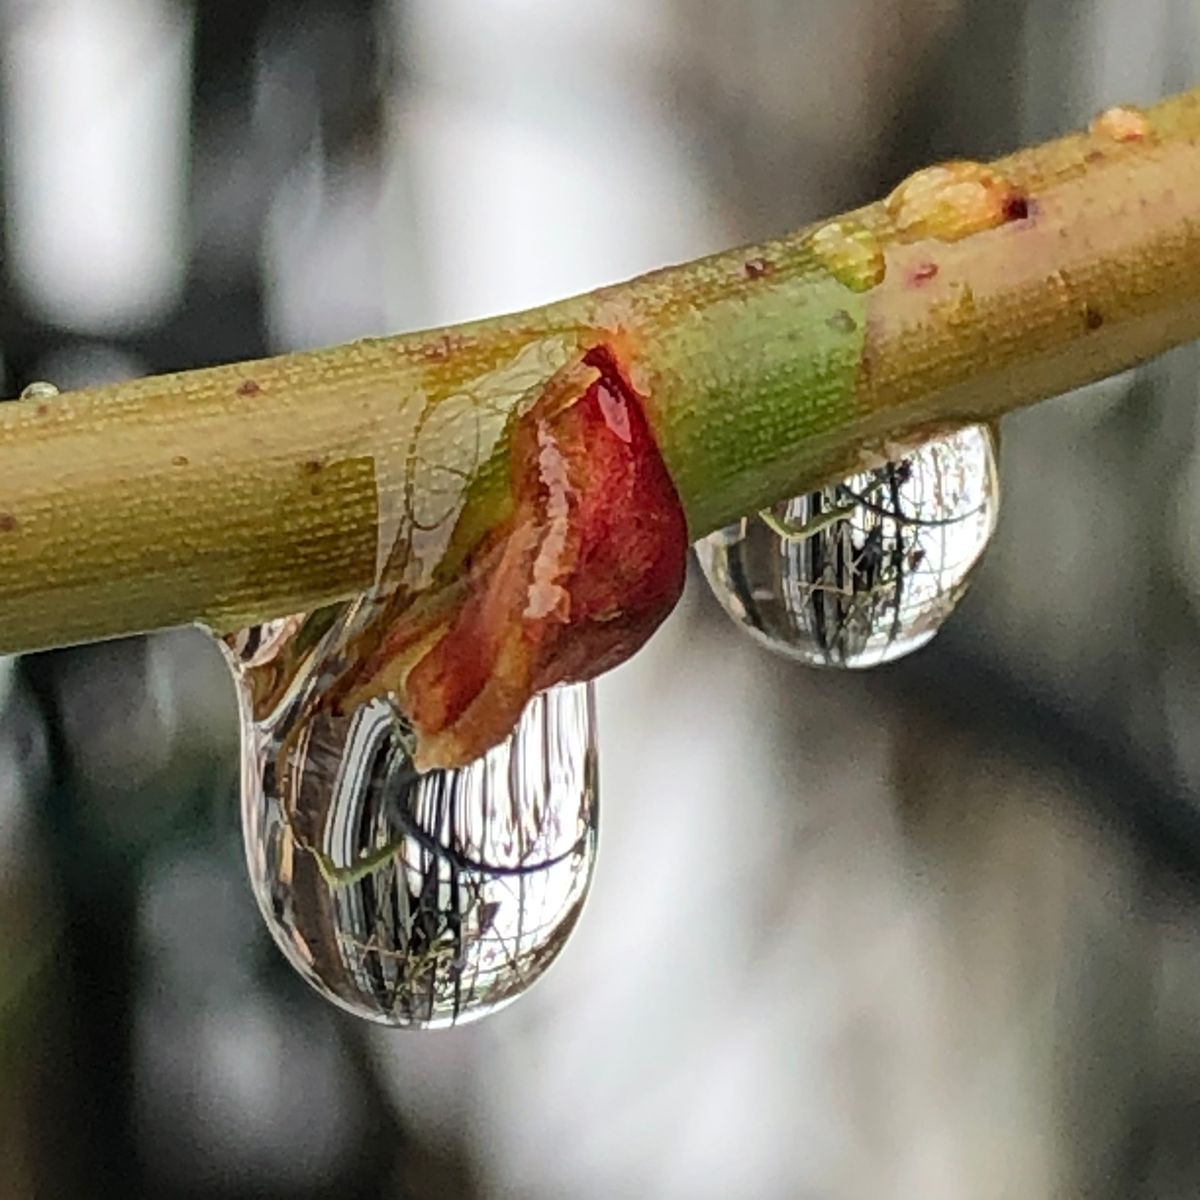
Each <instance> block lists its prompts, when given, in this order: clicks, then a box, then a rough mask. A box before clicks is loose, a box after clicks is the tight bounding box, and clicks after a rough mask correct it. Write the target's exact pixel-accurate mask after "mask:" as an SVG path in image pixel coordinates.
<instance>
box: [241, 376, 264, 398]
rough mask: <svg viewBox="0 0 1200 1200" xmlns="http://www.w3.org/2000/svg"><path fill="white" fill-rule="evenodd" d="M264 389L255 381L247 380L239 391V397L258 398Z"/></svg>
mask: <svg viewBox="0 0 1200 1200" xmlns="http://www.w3.org/2000/svg"><path fill="white" fill-rule="evenodd" d="M261 391H262V388H261V387H259V386H258V384H257V383H255V382H254V380H253V379H247V380H246V381H245V382H244V383H243V384H241V386H240V387H239V388H238V390H237V394H238V395H239V396H257V395H258V394H259V392H261Z"/></svg>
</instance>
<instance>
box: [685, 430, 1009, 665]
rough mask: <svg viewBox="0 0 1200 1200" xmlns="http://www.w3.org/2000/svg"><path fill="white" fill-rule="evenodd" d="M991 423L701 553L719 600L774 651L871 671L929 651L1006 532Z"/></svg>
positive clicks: (763, 519) (718, 536)
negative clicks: (996, 537)
mask: <svg viewBox="0 0 1200 1200" xmlns="http://www.w3.org/2000/svg"><path fill="white" fill-rule="evenodd" d="M999 500H1000V490H999V483H998V480H997V474H996V457H995V440H994V437H993V434H992V432H991V430H989V429H988V427H987V426H984V425H971V426H967V427H965V428H963V429H959V430H957V431H956V432H954V433H951V434H947V435H945V436H943V437H938V438H936V439H933V440H931V441H929V442H927V443H925V445H923V446H921V447H920V448H919V449H917V450H915V451H914V452H913V453H911V454H909V455H907V456H906V457H904V458H902V459H900V460H898V461H896V462H891V463H888V464H887V465H886V466H884V467H882V468H880V469H878V470H873V471H866V472H863V473H861V474H858V475H854V476H851V477H850V478H848V479H845V480H843V481H842V482H841V483H839V484H836V485H834V486H833V487H828V488H824V489H822V490H821V491H819V492H812V493H810V494H808V495H804V496H799V497H797V498H795V499H793V500H789V501H787V502H785V503H783V504H780V505H776V506H775V507H774V508H773V509H770V510H768V511H766V512H764V513H761V514H759V515H757V516H754V517H747V518H745V519H744V520H742V521H739V522H738V523H737V524H735V525H730V526H728V527H727V528H725V529H722V530H719V531H718V532H716V533H714V534H711V535H710V536H708V537H707V538H704V539H703V540H701V541H700V542H698V543H697V545H696V553H697V557H698V558H699V560H700V565H701V567H703V569H704V574H705V576H706V577H707V579H708V582H709V584H710V585H711V587H712V589H713V592H714V593H715V594H716V597H717V599H718V600H720V602H721V604H722V605H723V606H724V608H725V610H726V611H727V612H728V613H729V615H730V616H731V617H732V618H733V619H734V621H735V622H736V623H737V624H738V625H739V626H740V627H741V628H742V629H744V630H746V631H747V632H748V633H750V634H751V635H752V636H754V637H755V638H756V639H757V640H758V641H760V642H763V643H764V644H765V645H767V646H769V647H770V648H771V649H772V650H776V651H778V652H779V653H781V654H785V655H787V656H788V657H790V658H795V659H799V660H800V661H802V662H805V663H808V664H810V665H813V666H826V667H871V666H876V665H878V664H880V663H885V662H890V661H892V660H893V659H896V658H900V657H902V656H903V655H905V654H909V653H911V652H912V651H914V650H917V649H919V648H920V647H921V646H923V645H925V643H926V642H928V641H929V640H930V639H931V638H932V637H933V636H934V634H935V633H937V631H938V630H939V629H940V628H941V626H942V624H943V622H944V621H945V620H946V618H947V617H949V615H950V613H951V612H953V610H954V607H955V605H956V604H957V603H958V601H959V600H960V599H961V598H962V596H963V594H964V593H965V591H966V588H967V585H968V583H969V581H970V578H971V574H972V572H973V571H974V569H975V566H976V564H977V563H978V562H979V560H980V558H981V556H982V554H983V552H984V550H985V549H986V547H987V544H988V541H989V540H990V538H991V536H992V532H993V530H994V529H995V525H996V519H997V516H998V513H999Z"/></svg>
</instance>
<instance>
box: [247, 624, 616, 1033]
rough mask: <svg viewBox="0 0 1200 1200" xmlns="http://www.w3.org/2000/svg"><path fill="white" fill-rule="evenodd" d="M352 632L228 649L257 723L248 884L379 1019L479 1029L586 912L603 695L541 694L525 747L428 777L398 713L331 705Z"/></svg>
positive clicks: (271, 633) (314, 970)
mask: <svg viewBox="0 0 1200 1200" xmlns="http://www.w3.org/2000/svg"><path fill="white" fill-rule="evenodd" d="M345 627H346V622H345V619H344V618H342V617H331V616H330V615H329V612H328V611H327V612H326V613H324V614H321V613H317V614H313V615H312V616H311V617H308V618H294V619H291V620H285V621H276V622H272V623H271V624H270V625H265V626H258V627H255V628H254V629H251V630H247V631H245V632H244V633H242V634H239V635H237V636H236V637H235V638H230V639H227V641H226V642H225V643H224V644H225V648H226V652H227V654H228V656H229V658H230V660H231V661H232V663H233V665H234V673H235V676H236V678H237V681H238V690H239V694H240V701H241V708H242V723H243V728H242V738H243V749H242V754H243V763H242V823H243V833H244V837H245V848H246V858H247V864H248V866H249V871H250V880H251V884H252V887H253V889H254V893H255V896H256V898H257V900H258V904H259V907H260V909H261V910H262V913H263V916H264V917H265V918H266V922H267V925H268V927H269V928H270V930H271V933H272V935H273V936H274V938H275V941H276V942H277V943H278V944H279V947H280V948H281V949H282V951H283V953H284V954H285V955H286V957H287V958H288V960H289V961H290V962H291V963H292V965H293V966H294V967H295V968H296V969H297V970H298V971H299V972H300V974H301V975H302V976H303V977H304V978H305V979H306V980H308V982H309V983H310V984H311V985H312V986H313V987H314V988H316V990H317V991H318V992H320V993H321V994H323V995H324V996H326V997H327V998H328V999H330V1000H332V1001H333V1002H334V1003H335V1004H337V1005H339V1006H341V1007H342V1008H344V1009H347V1010H348V1011H350V1012H352V1013H354V1014H356V1015H357V1016H360V1017H365V1018H367V1019H368V1020H372V1021H377V1022H381V1023H383V1024H387V1025H394V1026H403V1027H409V1028H436V1027H441V1026H449V1025H454V1024H461V1023H464V1022H467V1021H471V1020H474V1019H476V1018H478V1017H481V1016H484V1015H486V1014H488V1013H490V1012H494V1011H495V1010H497V1009H498V1008H500V1007H502V1006H503V1005H505V1004H507V1003H508V1002H509V1001H511V1000H514V999H515V998H516V997H517V996H519V995H521V994H522V993H523V992H524V991H525V990H526V989H527V988H528V987H529V986H530V985H531V984H532V983H534V982H535V981H536V980H537V979H538V978H540V976H541V975H542V974H543V973H544V972H545V970H546V968H547V967H548V966H549V965H550V963H551V962H552V961H553V960H554V959H555V957H556V956H557V955H558V952H559V950H561V948H562V946H563V944H564V942H565V941H566V939H567V937H568V936H569V934H570V932H571V930H572V928H573V927H574V925H575V922H576V920H577V918H578V917H579V914H580V911H581V909H582V906H583V903H584V899H585V897H586V894H587V890H588V885H589V882H590V879H591V874H592V867H593V864H594V862H595V855H596V841H597V796H596V779H595V761H596V749H595V738H594V728H593V725H594V722H593V702H592V692H591V686H590V685H582V684H579V685H571V686H565V687H558V688H554V689H552V690H550V691H549V692H546V693H543V694H542V695H540V696H538V697H536V698H535V699H534V700H533V702H532V703H531V704H530V705H529V707H528V708H527V709H526V711H525V714H524V716H523V717H522V718H521V721H520V724H519V725H518V727H517V729H516V731H515V732H514V733H513V734H512V736H511V737H510V738H509V740H508V741H507V742H505V743H504V744H502V745H500V746H498V747H497V748H496V749H494V750H492V751H491V752H489V753H488V754H486V755H485V756H484V757H483V758H481V759H479V760H478V761H476V762H474V763H472V764H470V765H469V766H467V767H464V768H462V769H459V770H434V771H428V772H425V773H419V772H417V771H416V770H415V769H414V768H413V765H412V757H411V747H412V740H411V734H410V731H409V729H408V727H407V726H406V724H405V722H404V719H403V717H402V716H401V715H400V714H399V713H398V712H397V711H396V710H395V708H394V707H393V706H392V704H391V703H389V702H388V701H387V700H385V699H374V700H370V701H368V702H366V703H363V704H360V705H358V706H357V707H354V708H352V709H350V710H349V711H347V712H338V711H337V707H336V706H335V705H326V704H323V703H322V695H323V689H324V688H326V687H327V686H328V684H329V682H330V679H331V676H332V674H334V673H335V672H336V666H337V662H338V655H339V654H341V653H342V652H343V649H344V640H343V637H342V635H343V632H344V630H345Z"/></svg>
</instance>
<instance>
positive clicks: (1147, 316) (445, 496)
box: [0, 92, 1200, 652]
mask: <svg viewBox="0 0 1200 1200" xmlns="http://www.w3.org/2000/svg"><path fill="white" fill-rule="evenodd" d="M1198 139H1200V92H1193V93H1187V94H1184V95H1182V96H1178V97H1175V98H1173V99H1171V100H1167V101H1165V102H1164V103H1162V104H1160V105H1159V106H1157V107H1156V108H1154V109H1151V110H1148V111H1147V112H1146V113H1145V114H1137V113H1135V112H1130V111H1126V110H1121V111H1119V112H1117V113H1115V114H1110V116H1108V117H1107V118H1105V119H1104V120H1102V121H1100V122H1098V124H1097V125H1096V126H1094V127H1093V129H1092V130H1091V131H1089V132H1086V133H1079V134H1074V135H1071V136H1068V137H1066V138H1063V139H1061V140H1059V141H1056V142H1052V143H1049V144H1047V145H1044V146H1040V147H1035V148H1033V149H1029V150H1025V151H1022V152H1020V153H1018V154H1015V155H1013V156H1011V157H1010V158H1007V159H1004V160H1002V161H1000V162H998V163H995V164H992V167H991V168H990V171H989V172H982V169H981V168H979V169H966V168H962V169H955V170H953V171H951V172H949V173H947V174H946V175H945V176H944V178H943V177H942V176H923V177H921V178H920V179H918V180H917V181H916V183H914V184H913V185H912V186H911V187H910V189H909V191H908V192H907V193H900V194H899V195H897V196H893V197H892V198H891V200H890V202H881V203H878V204H874V205H870V206H868V207H866V208H864V209H861V210H859V211H857V212H856V213H853V214H849V215H848V216H847V217H845V218H842V219H840V220H839V221H835V222H826V223H824V224H822V225H819V226H813V227H811V228H808V229H805V230H801V231H800V232H798V233H796V234H793V235H791V236H789V237H786V238H783V239H781V240H779V241H775V242H768V243H763V244H761V245H758V246H753V247H749V248H746V249H742V250H737V251H731V252H728V253H724V254H720V255H717V256H715V257H712V258H708V259H705V260H702V261H700V262H696V263H691V264H687V265H684V266H680V267H674V268H670V269H667V270H664V271H659V272H655V273H653V274H651V275H648V276H644V277H642V278H640V279H636V280H633V281H631V282H630V283H626V284H622V285H618V286H615V287H610V288H605V289H602V290H600V291H598V292H595V293H592V294H590V295H587V296H582V297H578V298H575V299H572V300H567V301H562V302H559V303H556V304H552V305H549V306H547V307H545V308H542V309H537V310H535V311H532V312H527V313H523V314H518V315H516V316H510V317H503V318H499V319H495V320H490V321H485V322H479V323H475V324H471V325H466V326H459V327H456V328H452V329H444V330H433V331H430V332H426V333H418V334H408V335H404V336H400V337H395V338H384V339H379V340H372V341H365V342H359V343H355V344H353V345H350V346H344V347H340V348H337V349H333V350H323V351H317V352H312V353H303V354H294V355H287V356H283V357H280V358H274V359H270V360H266V361H262V362H254V363H245V364H237V365H233V366H226V367H218V368H213V369H207V370H201V371H195V372H185V373H180V374H174V375H165V376H160V377H156V378H149V379H142V380H137V381H134V382H131V383H124V384H119V385H116V386H112V387H104V388H97V389H89V390H85V391H79V392H74V393H69V394H65V395H63V396H61V397H58V398H52V399H30V400H27V401H23V402H21V403H14V404H7V405H2V406H0V651H3V652H13V651H20V650H27V649H32V648H38V647H45V646H50V645H61V644H67V643H71V642H78V641H85V640H94V639H99V638H104V637H112V636H117V635H120V634H125V633H130V632H134V631H140V630H145V629H151V628H156V627H161V626H168V625H177V624H182V623H185V622H188V621H193V620H203V621H205V622H207V623H209V624H211V625H213V626H214V627H216V628H218V629H231V628H234V627H237V626H240V625H245V624H250V623H253V622H255V621H259V620H263V619H266V618H270V617H274V616H279V615H284V614H288V613H293V612H301V611H308V610H311V609H313V608H316V607H318V606H320V605H322V604H325V603H328V602H331V601H334V600H338V599H343V598H346V597H349V596H351V595H354V594H356V593H358V592H361V591H363V590H364V589H366V588H369V587H370V586H372V585H373V584H374V583H375V582H377V580H378V579H379V577H380V573H381V571H383V569H384V567H385V564H387V563H389V562H392V561H394V560H395V548H396V547H397V546H399V545H403V546H406V547H408V549H409V551H410V553H409V555H408V558H407V560H406V561H407V563H408V567H407V568H406V569H408V570H410V572H412V571H414V570H415V571H416V574H415V575H413V577H412V578H410V579H408V580H407V582H409V583H410V584H412V585H414V586H419V585H421V584H422V583H423V582H428V580H429V578H430V577H431V574H430V573H431V571H433V570H434V569H435V567H436V564H438V563H439V562H443V561H444V560H445V558H446V556H447V555H451V554H452V552H454V550H455V547H457V548H458V549H459V550H461V549H462V548H463V547H465V546H468V545H469V544H470V542H471V539H472V537H478V535H479V534H480V533H482V532H483V530H485V529H486V528H487V527H488V524H489V523H490V521H491V520H493V519H494V515H495V510H496V506H497V505H498V504H500V503H502V499H501V497H502V495H503V490H502V487H503V482H504V477H505V466H504V463H505V459H504V453H503V451H504V447H505V444H506V437H507V432H506V431H507V429H508V428H509V424H508V421H509V417H510V415H511V414H512V413H513V412H514V411H515V410H517V409H518V407H519V406H520V405H521V404H522V403H523V402H526V401H527V400H528V398H529V397H531V396H533V395H536V394H537V393H538V391H539V390H540V389H541V388H542V387H544V386H545V384H546V383H547V381H548V380H549V379H550V378H551V376H552V375H553V374H554V373H555V372H557V371H559V370H560V369H562V368H563V367H564V366H565V365H566V364H568V363H569V362H570V361H571V360H572V359H574V358H576V357H577V356H578V355H579V354H580V353H582V352H584V351H586V350H587V349H588V348H590V347H592V346H594V345H596V344H598V343H605V344H607V345H608V346H610V348H612V349H613V351H614V353H615V354H616V355H617V356H618V358H619V359H620V361H621V362H622V364H623V365H624V366H625V368H626V369H627V370H628V373H629V376H630V379H631V381H632V382H633V384H634V386H635V387H636V388H637V390H638V391H639V392H640V393H641V394H642V395H643V396H644V397H645V399H646V405H647V411H648V413H649V416H650V420H651V424H652V427H653V429H654V431H655V435H656V437H657V439H658V442H659V446H660V449H661V451H662V453H663V456H664V458H665V459H666V462H667V465H668V467H669V469H670V471H671V475H672V478H673V480H674V482H675V485H676V488H677V490H678V492H679V495H680V498H681V501H682V503H683V505H684V508H685V511H686V513H687V518H688V523H689V529H690V532H691V533H692V534H693V535H694V536H697V537H698V536H701V535H703V534H705V533H707V532H709V531H710V530H712V529H714V528H717V527H719V526H720V525H722V524H724V523H726V522H728V521H730V520H732V519H734V518H736V517H738V516H739V515H741V514H744V513H747V512H752V511H755V510H757V509H760V508H763V507H765V506H767V505H770V504H772V503H775V502H778V501H780V500H782V499H785V498H787V497H788V496H790V495H794V494H797V493H799V492H802V491H805V490H808V489H811V488H814V487H817V486H820V485H822V484H824V483H826V482H828V481H829V480H831V479H832V478H834V477H836V476H837V475H840V474H843V473H846V472H848V471H850V470H853V469H855V468H858V467H861V466H864V465H866V464H867V463H869V462H872V461H877V460H878V459H880V458H885V457H887V456H889V455H894V454H895V453H896V452H897V450H898V448H899V447H901V446H902V445H904V444H905V443H911V442H912V441H913V440H915V439H917V438H919V437H921V436H922V435H927V434H928V433H930V432H932V431H934V430H936V429H938V428H940V427H946V426H950V425H954V424H958V423H962V422H965V421H973V420H993V419H995V418H997V417H999V416H1000V415H1001V414H1003V413H1005V412H1007V411H1009V410H1011V409H1014V408H1017V407H1019V406H1022V405H1026V404H1030V403H1032V402H1034V401H1037V400H1040V399H1042V398H1044V397H1047V396H1050V395H1054V394H1057V393H1059V392H1062V391H1065V390H1067V389H1069V388H1072V387H1075V386H1078V385H1080V384H1083V383H1086V382H1088V381H1090V380H1095V379H1099V378H1101V377H1103V376H1106V375H1109V374H1111V373H1113V372H1116V371H1119V370H1121V369H1124V368H1126V367H1128V366H1130V365H1132V364H1134V363H1137V362H1140V361H1142V360H1144V359H1146V358H1149V357H1151V356H1152V355H1155V354H1157V353H1159V352H1161V351H1162V350H1165V349H1167V348H1168V347H1170V346H1173V345H1176V344H1178V343H1181V342H1184V341H1188V340H1191V339H1193V338H1195V337H1197V336H1200V142H1198ZM989 204H990V205H991V207H990V208H989V207H988V206H989ZM997 206H999V207H997ZM414 563H415V564H416V566H415V567H414V565H413V564H414Z"/></svg>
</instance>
